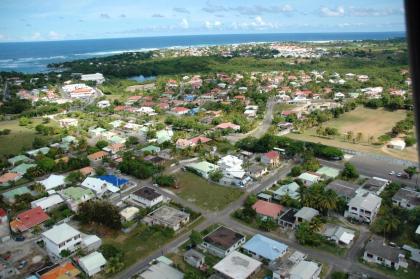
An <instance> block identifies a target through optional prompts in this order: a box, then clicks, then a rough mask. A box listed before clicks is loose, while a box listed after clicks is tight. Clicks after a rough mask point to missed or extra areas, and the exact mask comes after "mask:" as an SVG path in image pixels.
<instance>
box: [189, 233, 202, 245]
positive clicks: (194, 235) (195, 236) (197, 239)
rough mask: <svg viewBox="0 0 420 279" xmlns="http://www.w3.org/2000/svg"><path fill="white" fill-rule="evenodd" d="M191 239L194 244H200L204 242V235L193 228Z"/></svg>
mask: <svg viewBox="0 0 420 279" xmlns="http://www.w3.org/2000/svg"><path fill="white" fill-rule="evenodd" d="M190 240H191V243H192V244H193V245H199V244H201V243H202V242H203V236H202V235H201V233H200V232H199V231H196V230H192V231H191V234H190Z"/></svg>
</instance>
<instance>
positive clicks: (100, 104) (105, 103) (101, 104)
mask: <svg viewBox="0 0 420 279" xmlns="http://www.w3.org/2000/svg"><path fill="white" fill-rule="evenodd" d="M96 106H97V107H98V108H108V107H110V106H111V103H110V102H109V101H108V100H102V101H99V102H97V103H96Z"/></svg>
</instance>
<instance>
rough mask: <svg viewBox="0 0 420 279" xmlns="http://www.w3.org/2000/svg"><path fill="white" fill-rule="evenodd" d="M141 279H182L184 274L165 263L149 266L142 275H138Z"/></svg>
mask: <svg viewBox="0 0 420 279" xmlns="http://www.w3.org/2000/svg"><path fill="white" fill-rule="evenodd" d="M140 278H143V279H183V278H184V274H183V273H182V272H181V271H179V270H177V269H175V268H173V267H172V266H169V265H167V264H165V263H162V262H158V263H157V264H152V265H150V266H149V267H148V268H147V269H146V270H145V271H143V273H141V274H140Z"/></svg>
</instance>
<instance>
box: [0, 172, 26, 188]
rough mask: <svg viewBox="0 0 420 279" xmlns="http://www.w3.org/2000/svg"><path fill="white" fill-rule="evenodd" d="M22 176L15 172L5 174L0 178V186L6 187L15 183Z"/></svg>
mask: <svg viewBox="0 0 420 279" xmlns="http://www.w3.org/2000/svg"><path fill="white" fill-rule="evenodd" d="M21 178H22V175H21V174H19V173H16V172H6V173H4V174H3V175H1V176H0V186H8V185H10V183H11V182H16V181H18V180H19V179H21Z"/></svg>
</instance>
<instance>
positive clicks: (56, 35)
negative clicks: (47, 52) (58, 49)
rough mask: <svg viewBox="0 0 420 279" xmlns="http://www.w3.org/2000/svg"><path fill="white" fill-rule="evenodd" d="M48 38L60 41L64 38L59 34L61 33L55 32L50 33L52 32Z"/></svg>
mask: <svg viewBox="0 0 420 279" xmlns="http://www.w3.org/2000/svg"><path fill="white" fill-rule="evenodd" d="M48 37H49V38H50V39H51V40H58V39H60V38H61V37H62V36H61V34H59V33H57V32H55V31H50V32H49V33H48Z"/></svg>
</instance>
